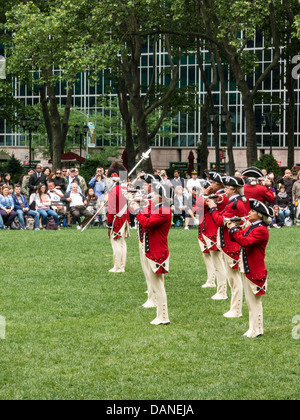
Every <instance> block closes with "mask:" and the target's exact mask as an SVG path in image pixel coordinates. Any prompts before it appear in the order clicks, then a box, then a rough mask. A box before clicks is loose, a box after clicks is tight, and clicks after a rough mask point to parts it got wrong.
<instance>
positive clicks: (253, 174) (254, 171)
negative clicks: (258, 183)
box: [241, 166, 264, 178]
mask: <svg viewBox="0 0 300 420" xmlns="http://www.w3.org/2000/svg"><path fill="white" fill-rule="evenodd" d="M241 174H242V175H243V176H246V177H248V178H263V177H264V174H263V173H262V171H261V170H260V169H258V168H256V167H255V166H251V167H250V168H247V169H244V170H243V171H242V172H241Z"/></svg>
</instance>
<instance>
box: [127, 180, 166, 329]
mask: <svg viewBox="0 0 300 420" xmlns="http://www.w3.org/2000/svg"><path fill="white" fill-rule="evenodd" d="M152 188H153V191H154V194H153V198H152V209H151V213H150V214H144V213H143V211H142V210H141V209H140V208H139V205H138V204H137V203H132V205H131V207H132V208H133V210H134V211H135V214H136V218H137V220H138V222H139V224H140V225H141V226H142V227H143V229H145V234H144V241H145V244H144V246H145V256H146V262H147V268H148V276H149V281H150V283H151V288H152V289H153V291H154V294H155V297H156V302H157V316H156V318H155V319H154V320H153V321H151V324H152V325H161V324H164V325H167V324H169V323H170V320H169V315H168V305H167V295H166V291H165V286H164V274H165V273H168V271H169V259H170V252H169V247H168V234H169V231H170V228H171V223H172V211H171V209H170V206H169V203H170V198H171V191H170V189H169V188H168V187H167V186H166V185H162V184H160V183H154V184H153V185H152Z"/></svg>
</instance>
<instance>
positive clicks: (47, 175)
mask: <svg viewBox="0 0 300 420" xmlns="http://www.w3.org/2000/svg"><path fill="white" fill-rule="evenodd" d="M42 172H43V174H44V175H45V177H46V182H47V183H48V181H49V179H50V177H51V169H50V168H49V167H48V166H46V168H44V169H43V171H42Z"/></svg>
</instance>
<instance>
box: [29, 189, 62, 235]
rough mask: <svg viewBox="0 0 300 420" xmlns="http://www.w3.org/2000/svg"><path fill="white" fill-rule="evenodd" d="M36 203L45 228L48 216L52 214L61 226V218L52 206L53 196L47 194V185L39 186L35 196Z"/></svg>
mask: <svg viewBox="0 0 300 420" xmlns="http://www.w3.org/2000/svg"><path fill="white" fill-rule="evenodd" d="M35 203H36V210H37V211H38V213H39V214H40V215H41V216H42V225H43V229H44V230H46V225H47V219H48V217H50V216H52V217H53V218H54V220H55V222H56V224H57V227H59V219H58V215H57V214H56V213H55V211H54V210H52V209H51V208H50V206H51V197H50V195H49V194H47V187H46V185H44V184H42V185H40V186H39V188H38V192H37V194H36V198H35Z"/></svg>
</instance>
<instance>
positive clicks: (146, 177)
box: [141, 174, 161, 184]
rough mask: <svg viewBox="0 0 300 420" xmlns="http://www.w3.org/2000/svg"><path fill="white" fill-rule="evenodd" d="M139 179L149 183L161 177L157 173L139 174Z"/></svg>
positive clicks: (157, 180)
mask: <svg viewBox="0 0 300 420" xmlns="http://www.w3.org/2000/svg"><path fill="white" fill-rule="evenodd" d="M141 179H142V180H143V181H145V182H147V184H151V183H152V182H159V181H161V177H160V176H159V175H158V174H155V175H152V174H143V175H141Z"/></svg>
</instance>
